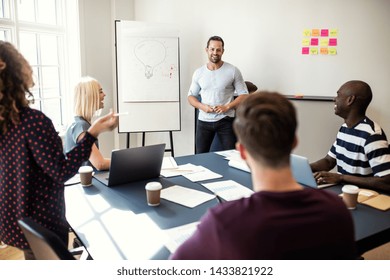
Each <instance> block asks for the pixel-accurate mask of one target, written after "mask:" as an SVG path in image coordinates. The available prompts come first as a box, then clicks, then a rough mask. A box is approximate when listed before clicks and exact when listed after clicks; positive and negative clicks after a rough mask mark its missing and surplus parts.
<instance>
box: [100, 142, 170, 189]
mask: <svg viewBox="0 0 390 280" xmlns="http://www.w3.org/2000/svg"><path fill="white" fill-rule="evenodd" d="M164 152H165V144H158V145H150V146H143V147H138V148H130V149H121V150H114V151H112V152H111V165H110V171H105V172H96V173H95V175H94V177H95V179H97V180H98V181H100V182H101V183H103V184H105V185H106V186H108V187H111V186H115V185H121V184H126V183H131V182H135V181H140V180H147V179H152V178H157V177H159V176H160V172H161V165H162V161H163V157H164Z"/></svg>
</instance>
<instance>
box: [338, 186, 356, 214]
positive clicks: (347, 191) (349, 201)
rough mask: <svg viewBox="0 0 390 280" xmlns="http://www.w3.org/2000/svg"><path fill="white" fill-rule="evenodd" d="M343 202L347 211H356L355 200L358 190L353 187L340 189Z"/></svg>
mask: <svg viewBox="0 0 390 280" xmlns="http://www.w3.org/2000/svg"><path fill="white" fill-rule="evenodd" d="M341 190H342V192H343V201H344V203H345V205H346V206H347V208H348V209H350V210H354V209H356V205H357V199H358V195H359V188H358V187H357V186H354V185H345V186H344V187H343V188H342V189H341Z"/></svg>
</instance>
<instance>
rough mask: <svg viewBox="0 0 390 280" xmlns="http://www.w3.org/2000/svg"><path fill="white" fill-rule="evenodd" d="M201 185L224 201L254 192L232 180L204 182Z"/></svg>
mask: <svg viewBox="0 0 390 280" xmlns="http://www.w3.org/2000/svg"><path fill="white" fill-rule="evenodd" d="M202 185H203V186H204V187H206V188H207V189H209V190H210V191H212V192H213V193H214V194H216V195H217V196H219V197H220V198H222V199H224V200H226V201H230V200H236V199H240V198H243V197H249V196H251V194H253V193H254V192H253V191H252V190H250V189H248V188H247V187H245V186H243V185H241V184H239V183H237V182H235V181H233V180H226V181H219V182H213V183H206V184H202Z"/></svg>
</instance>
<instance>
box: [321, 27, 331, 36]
mask: <svg viewBox="0 0 390 280" xmlns="http://www.w3.org/2000/svg"><path fill="white" fill-rule="evenodd" d="M328 36H329V29H321V37H328Z"/></svg>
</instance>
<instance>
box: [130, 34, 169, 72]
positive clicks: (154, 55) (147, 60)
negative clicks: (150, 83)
mask: <svg viewBox="0 0 390 280" xmlns="http://www.w3.org/2000/svg"><path fill="white" fill-rule="evenodd" d="M134 55H135V57H136V58H137V59H138V61H139V62H141V63H142V65H143V66H144V67H145V77H146V78H147V79H150V78H151V77H153V72H154V69H155V68H156V66H158V65H159V64H161V63H163V62H164V61H165V58H166V49H165V46H164V44H163V43H161V42H159V41H157V40H145V41H142V42H139V43H138V44H137V45H136V46H135V47H134Z"/></svg>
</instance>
